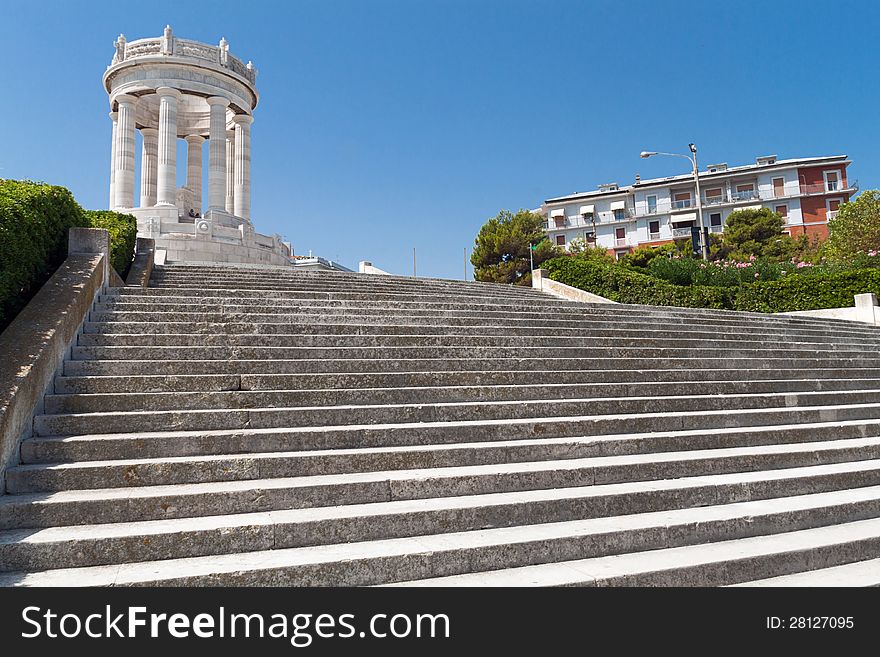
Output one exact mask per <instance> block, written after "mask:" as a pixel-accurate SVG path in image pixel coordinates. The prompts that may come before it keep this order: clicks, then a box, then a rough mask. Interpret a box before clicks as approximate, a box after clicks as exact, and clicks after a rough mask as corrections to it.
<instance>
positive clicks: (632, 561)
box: [34, 518, 880, 587]
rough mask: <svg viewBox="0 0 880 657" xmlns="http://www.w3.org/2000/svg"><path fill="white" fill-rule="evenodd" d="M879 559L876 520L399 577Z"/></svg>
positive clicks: (696, 573) (517, 577) (604, 574)
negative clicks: (451, 573)
mask: <svg viewBox="0 0 880 657" xmlns="http://www.w3.org/2000/svg"><path fill="white" fill-rule="evenodd" d="M770 530H771V531H772V527H771V528H770ZM753 533H757V532H753ZM878 556H880V520H878V519H876V518H870V519H865V520H858V521H854V522H844V523H841V524H838V525H830V526H824V527H814V528H810V529H798V530H788V531H784V530H783V531H782V532H778V533H769V532H768V534H767V535H758V536H754V535H753V536H746V537H744V538H732V539H727V540H724V541H719V542H709V543H704V544H697V545H687V546H680V547H678V546H676V547H668V548H665V549H662V548H661V549H649V550H648V551H633V552H631V553H629V554H618V555H613V556H600V557H592V558H586V559H576V560H560V561H557V562H555V563H546V564H537V565H533V566H524V567H523V566H521V567H518V568H498V569H495V570H489V568H487V569H486V572H473V573H466V574H462V575H459V576H446V577H443V576H441V577H436V576H435V577H430V578H427V579H422V580H410V581H404V582H399V586H456V587H459V586H724V585H731V584H736V583H739V582H743V581H747V580H750V579H754V578H760V577H764V576H767V575H769V574H772V573H779V572H784V573H799V572H804V571H808V570H814V569H819V568H830V567H832V566H836V565H842V564H847V563H851V562H853V561H854V560H859V559H868V560H873V559H875V558H877V557H878ZM230 570H231V569H230ZM83 574H85V573H83ZM89 574H91V573H89ZM95 575H97V573H95ZM102 575H103V574H102ZM131 575H132V576H133V575H134V572H132V574H131ZM144 575H147V573H144ZM241 575H243V573H239V577H241ZM57 576H58V575H56V577H57ZM62 576H63V575H62ZM103 576H104V577H106V576H107V575H103ZM147 576H148V575H147ZM168 576H169V577H171V576H173V575H172V573H168ZM50 577H51V576H50ZM229 579H232V578H229ZM124 580H125V578H122V579H119V578H117V580H116V581H117V582H119V583H122V581H124ZM154 581H155V580H154ZM37 582H38V580H35V582H34V584H35V585H38V584H37Z"/></svg>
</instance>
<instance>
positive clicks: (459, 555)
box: [0, 266, 880, 586]
mask: <svg viewBox="0 0 880 657" xmlns="http://www.w3.org/2000/svg"><path fill="white" fill-rule="evenodd" d="M878 347H880V331H878V330H877V329H875V328H873V327H870V326H867V325H858V324H853V323H847V322H842V321H833V320H813V319H807V318H793V317H778V316H767V315H760V314H750V313H734V312H723V311H706V310H690V309H679V308H655V307H642V306H627V305H589V304H580V303H573V302H566V301H562V300H560V299H557V298H555V297H551V296H549V295H545V294H543V293H541V292H540V291H537V290H532V289H523V288H514V287H507V286H499V285H491V284H482V283H463V282H453V281H442V280H432V279H414V278H402V277H390V276H387V277H386V276H366V275H359V274H345V273H337V272H292V271H289V270H282V269H272V268H265V269H256V268H247V267H232V266H173V267H171V266H169V267H164V268H157V269H156V270H155V272H154V275H153V279H152V284H151V286H150V288H149V289H146V290H143V289H140V288H120V289H111V290H109V293H108V294H106V295H102V296H101V297H100V298H99V299H98V301H97V302H96V304H95V307H94V308H93V310H92V312H91V314H90V317H89V318H88V321H86V323H85V325H84V328H83V332H82V334H81V335H80V336H79V338H78V344H77V345H76V346H75V347H74V348H73V350H72V354H71V359H70V360H68V361H66V362H65V363H64V367H63V371H60V372H58V375H57V378H56V381H55V386H54V392H53V393H52V394H48V395H47V396H46V398H45V403H44V408H43V409H42V414H40V415H37V416H36V417H35V419H34V436H33V437H32V438H29V439H27V440H25V441H24V442H23V444H22V446H21V464H20V465H18V466H17V467H14V468H12V469H11V470H10V471H9V472H8V473H7V477H6V494H5V495H4V496H2V497H0V571H2V572H0V584H4V585H379V584H395V585H404V586H417V585H449V586H467V585H551V584H552V585H563V584H567V585H730V584H747V585H748V584H752V585H789V584H790V585H798V584H800V585H821V584H847V585H865V584H875V585H876V584H880V354H878Z"/></svg>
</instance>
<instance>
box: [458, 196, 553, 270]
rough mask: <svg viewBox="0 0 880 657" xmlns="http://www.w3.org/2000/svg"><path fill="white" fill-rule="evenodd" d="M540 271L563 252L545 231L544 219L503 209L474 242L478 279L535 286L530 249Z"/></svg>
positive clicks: (473, 257)
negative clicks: (544, 263)
mask: <svg viewBox="0 0 880 657" xmlns="http://www.w3.org/2000/svg"><path fill="white" fill-rule="evenodd" d="M532 244H534V245H535V249H534V250H533V251H532V253H531V256H532V259H533V261H534V264H535V267H536V268H537V267H538V265H540V264H541V263H542V262H544V261H545V260H548V259H549V258H553V257H555V256H557V255H559V254H560V253H561V249H559V248H557V247H556V246H553V245H552V244H551V243H550V241H549V240H548V239H547V235H546V233H545V232H544V218H543V217H542V216H541V215H539V214H536V213H534V212H529V211H528V210H520V211H519V212H517V213H515V214H514V213H512V212H510V211H509V210H502V211H501V212H499V213H498V214H497V215H496V216H495V217H492V218H491V219H489V221H487V222H486V223H485V224H484V225H483V227H482V228H481V229H480V232H479V234H478V235H477V238H476V240H475V241H474V250H473V253H472V254H471V264H472V265H473V266H474V278H476V279H477V280H478V281H486V282H491V283H513V284H514V285H531V284H532V272H531V270H530V260H529V250H530V245H532Z"/></svg>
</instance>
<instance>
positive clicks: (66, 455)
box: [20, 407, 880, 474]
mask: <svg viewBox="0 0 880 657" xmlns="http://www.w3.org/2000/svg"><path fill="white" fill-rule="evenodd" d="M871 410H873V409H865V408H864V407H857V408H849V407H847V408H844V407H836V408H820V409H787V410H785V411H780V412H775V411H774V410H773V409H771V410H759V411H751V412H747V411H739V412H737V413H736V414H735V415H734V417H733V418H732V419H730V418H727V417H725V416H726V415H727V414H726V413H723V412H710V413H702V414H700V413H694V414H690V416H687V417H685V422H686V424H687V426H686V428H684V429H683V428H682V422H681V421H679V420H678V419H677V418H676V417H675V416H674V414H669V413H666V414H659V415H658V414H653V415H651V416H650V417H649V418H647V419H646V420H643V419H642V418H638V419H632V418H633V416H622V418H621V417H611V418H600V419H598V420H596V419H594V418H573V419H572V420H571V421H568V422H566V421H565V420H561V421H560V420H556V419H555V418H539V419H537V420H507V421H500V422H496V423H488V422H470V423H466V422H458V423H445V424H444V423H433V424H426V425H392V426H386V425H380V426H373V427H329V428H316V427H310V428H306V429H290V428H285V429H246V430H241V431H201V432H200V431H163V432H154V433H149V432H137V433H119V434H84V435H81V436H49V437H33V438H28V439H25V440H24V441H23V442H22V445H21V450H20V452H21V459H22V462H23V463H25V464H38V463H43V464H53V463H71V462H77V461H81V462H85V461H105V460H108V459H110V460H132V459H135V460H137V459H143V458H171V457H184V456H224V455H225V456H228V455H235V454H259V453H272V452H288V453H295V454H294V457H295V458H296V459H298V460H299V461H301V467H308V468H309V469H308V470H307V472H308V473H309V474H327V473H338V472H346V471H354V470H357V469H359V468H367V469H370V470H376V469H388V468H394V469H400V468H413V467H431V466H434V465H443V466H453V465H473V464H485V463H492V462H514V461H527V460H546V459H552V458H558V457H559V458H568V457H573V456H578V457H581V456H609V455H616V454H626V453H649V452H654V451H676V450H692V449H705V448H716V447H726V446H732V447H736V446H748V445H765V444H771V443H773V442H774V441H776V442H778V443H779V444H787V443H793V442H809V441H812V440H836V439H842V438H866V437H871V436H874V435H877V431H878V428H877V427H878V421H880V411H877V412H876V414H875V417H873V418H872V417H870V415H871V413H870V411H871ZM628 419H629V421H627V420H628ZM771 422H775V424H774V423H771ZM645 433H647V434H648V435H645ZM725 441H726V442H725ZM340 450H342V451H340ZM352 450H354V451H352ZM358 450H366V451H365V452H363V453H362V452H361V451H358ZM300 452H302V453H300Z"/></svg>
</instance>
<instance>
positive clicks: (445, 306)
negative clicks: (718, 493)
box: [94, 295, 591, 316]
mask: <svg viewBox="0 0 880 657" xmlns="http://www.w3.org/2000/svg"><path fill="white" fill-rule="evenodd" d="M364 297H365V298H364V299H359V300H339V299H299V298H297V299H282V298H279V299H229V300H226V299H210V300H208V301H205V300H203V299H199V298H194V299H182V300H175V301H165V300H162V299H150V300H145V301H128V300H123V301H98V302H97V303H95V306H94V310H95V311H97V312H105V311H111V310H117V311H124V312H201V313H205V312H226V313H230V312H231V313H236V312H259V313H270V312H287V313H290V312H301V311H304V312H310V313H316V312H317V313H327V314H330V313H331V312H333V311H335V312H337V313H338V312H341V311H342V310H346V311H348V312H352V311H357V312H360V311H367V312H370V311H372V312H375V311H381V312H383V313H384V312H389V313H394V312H397V311H400V312H404V313H407V312H413V311H417V312H423V311H453V312H478V311H489V312H494V313H504V312H512V313H533V312H541V311H545V312H547V313H554V314H561V315H573V316H591V315H589V314H588V313H584V312H583V309H581V308H579V307H578V305H577V304H573V303H567V304H563V303H550V302H548V303H540V304H536V303H530V302H515V301H500V300H497V299H496V300H488V301H476V300H469V299H455V298H453V299H445V300H432V299H430V298H428V299H414V300H412V301H410V300H407V301H385V300H374V299H373V298H372V295H369V296H368V295H364Z"/></svg>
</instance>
